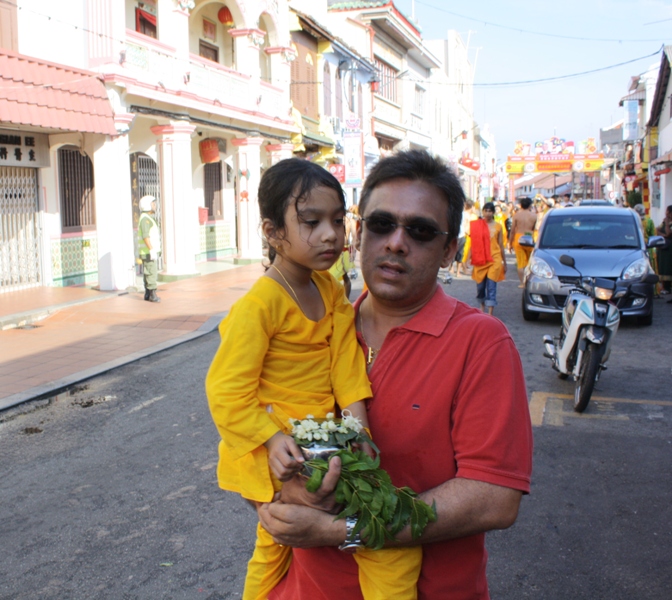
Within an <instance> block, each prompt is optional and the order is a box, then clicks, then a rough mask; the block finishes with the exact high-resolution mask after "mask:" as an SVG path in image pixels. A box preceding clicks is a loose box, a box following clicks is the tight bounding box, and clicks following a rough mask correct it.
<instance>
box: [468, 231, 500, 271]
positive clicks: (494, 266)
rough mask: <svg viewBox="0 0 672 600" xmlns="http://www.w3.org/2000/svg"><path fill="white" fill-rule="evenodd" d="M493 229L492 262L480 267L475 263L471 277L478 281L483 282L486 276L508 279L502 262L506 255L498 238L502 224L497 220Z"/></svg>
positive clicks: (491, 240)
mask: <svg viewBox="0 0 672 600" xmlns="http://www.w3.org/2000/svg"><path fill="white" fill-rule="evenodd" d="M493 229H494V233H492V234H491V235H490V254H491V255H492V262H490V263H487V264H485V265H480V266H478V267H477V266H476V265H474V268H473V271H472V272H471V278H472V279H473V280H474V281H475V282H476V283H481V281H483V280H484V279H485V278H486V277H487V278H488V279H489V280H490V281H504V280H505V279H506V273H505V272H504V265H503V264H502V261H503V260H504V257H503V256H502V250H501V248H500V247H499V239H498V238H499V232H500V231H501V230H502V226H501V225H500V224H499V223H497V222H495V226H494V228H493Z"/></svg>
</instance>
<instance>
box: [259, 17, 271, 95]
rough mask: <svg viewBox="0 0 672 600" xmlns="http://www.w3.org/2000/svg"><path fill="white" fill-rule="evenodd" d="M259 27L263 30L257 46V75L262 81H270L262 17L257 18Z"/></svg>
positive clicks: (265, 31)
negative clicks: (262, 37) (261, 38)
mask: <svg viewBox="0 0 672 600" xmlns="http://www.w3.org/2000/svg"><path fill="white" fill-rule="evenodd" d="M259 29H261V31H263V32H264V39H263V41H262V43H261V46H260V47H259V77H260V78H261V80H262V81H266V82H268V83H270V82H271V57H270V56H269V55H268V54H267V52H266V48H268V46H269V38H268V29H267V28H266V25H265V23H264V20H263V18H260V19H259Z"/></svg>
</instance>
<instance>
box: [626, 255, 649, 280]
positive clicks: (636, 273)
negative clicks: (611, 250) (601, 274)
mask: <svg viewBox="0 0 672 600" xmlns="http://www.w3.org/2000/svg"><path fill="white" fill-rule="evenodd" d="M648 272H649V261H648V260H647V259H646V258H638V259H637V260H636V261H635V262H633V263H631V264H630V265H629V266H628V268H627V269H625V271H623V275H622V277H623V279H641V278H642V277H644V276H645V275H646V274H647V273H648Z"/></svg>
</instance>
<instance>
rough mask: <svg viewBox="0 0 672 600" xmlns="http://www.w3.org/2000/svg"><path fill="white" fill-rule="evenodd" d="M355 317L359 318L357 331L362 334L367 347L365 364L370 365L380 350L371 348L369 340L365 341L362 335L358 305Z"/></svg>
mask: <svg viewBox="0 0 672 600" xmlns="http://www.w3.org/2000/svg"><path fill="white" fill-rule="evenodd" d="M357 317H358V318H359V333H361V334H362V339H363V340H364V343H365V344H366V347H367V348H368V352H367V353H366V366H367V367H370V366H371V364H372V363H373V361H374V360H376V356H378V352H380V348H372V347H371V346H369V342H367V341H366V338H365V337H364V326H363V325H362V307H361V306H360V307H359V312H358V313H357Z"/></svg>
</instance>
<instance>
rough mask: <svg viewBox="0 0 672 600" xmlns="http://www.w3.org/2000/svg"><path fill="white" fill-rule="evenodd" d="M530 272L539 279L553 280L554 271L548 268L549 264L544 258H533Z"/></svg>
mask: <svg viewBox="0 0 672 600" xmlns="http://www.w3.org/2000/svg"><path fill="white" fill-rule="evenodd" d="M529 268H530V271H532V273H534V274H535V275H536V276H537V277H543V278H544V279H553V269H551V267H549V266H548V263H547V262H546V261H545V260H544V259H542V258H535V257H532V258H531V259H530V264H529Z"/></svg>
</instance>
